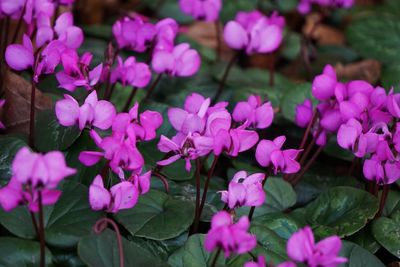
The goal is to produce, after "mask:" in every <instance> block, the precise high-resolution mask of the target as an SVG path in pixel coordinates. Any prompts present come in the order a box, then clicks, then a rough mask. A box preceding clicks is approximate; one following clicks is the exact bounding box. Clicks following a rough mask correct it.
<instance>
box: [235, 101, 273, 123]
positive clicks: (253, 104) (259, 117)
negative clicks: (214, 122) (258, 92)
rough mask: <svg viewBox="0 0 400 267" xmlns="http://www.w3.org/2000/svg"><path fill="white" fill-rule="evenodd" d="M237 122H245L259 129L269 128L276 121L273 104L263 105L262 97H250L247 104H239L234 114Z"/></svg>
mask: <svg viewBox="0 0 400 267" xmlns="http://www.w3.org/2000/svg"><path fill="white" fill-rule="evenodd" d="M232 117H233V120H234V121H236V122H245V125H251V126H253V127H255V128H258V129H265V128H268V127H269V126H270V125H271V124H272V121H273V119H274V110H273V108H272V105H271V102H266V103H264V104H262V102H261V97H260V96H255V95H250V96H249V98H248V100H247V102H238V103H237V104H236V107H235V109H234V110H233V114H232Z"/></svg>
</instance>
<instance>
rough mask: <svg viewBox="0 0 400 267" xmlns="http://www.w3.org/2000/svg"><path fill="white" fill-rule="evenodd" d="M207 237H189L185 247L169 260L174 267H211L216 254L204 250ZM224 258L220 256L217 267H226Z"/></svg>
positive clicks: (200, 235)
mask: <svg viewBox="0 0 400 267" xmlns="http://www.w3.org/2000/svg"><path fill="white" fill-rule="evenodd" d="M204 239H205V235H202V234H196V235H192V236H190V237H189V239H188V240H187V241H186V243H185V245H184V246H183V247H181V248H180V249H178V250H177V251H175V252H174V253H173V254H172V255H171V256H170V257H169V259H168V263H169V264H170V265H171V266H172V267H204V266H210V264H211V261H212V260H213V259H214V256H215V252H214V253H209V252H207V251H206V250H205V248H204ZM224 262H225V261H224V257H223V256H222V255H219V258H218V260H217V266H223V265H224Z"/></svg>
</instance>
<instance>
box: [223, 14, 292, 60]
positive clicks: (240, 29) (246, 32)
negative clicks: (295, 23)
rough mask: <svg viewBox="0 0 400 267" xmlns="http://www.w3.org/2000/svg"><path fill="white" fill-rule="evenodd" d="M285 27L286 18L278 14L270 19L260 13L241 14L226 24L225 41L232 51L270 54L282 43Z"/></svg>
mask: <svg viewBox="0 0 400 267" xmlns="http://www.w3.org/2000/svg"><path fill="white" fill-rule="evenodd" d="M284 25H285V22H284V18H283V17H280V16H278V14H277V13H273V14H272V15H271V17H270V18H268V17H267V16H264V15H262V14H261V13H260V12H258V11H253V12H239V13H238V14H237V16H236V18H235V20H233V21H230V22H228V23H227V24H226V26H225V28H224V39H225V42H226V43H227V44H228V46H229V47H231V48H232V49H235V50H246V53H247V54H254V53H270V52H273V51H275V50H277V49H278V47H279V46H280V44H281V43H282V39H283V28H284Z"/></svg>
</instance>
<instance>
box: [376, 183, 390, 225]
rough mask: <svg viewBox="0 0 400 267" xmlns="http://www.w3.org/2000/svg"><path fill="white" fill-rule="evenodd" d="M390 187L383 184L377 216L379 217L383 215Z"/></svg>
mask: <svg viewBox="0 0 400 267" xmlns="http://www.w3.org/2000/svg"><path fill="white" fill-rule="evenodd" d="M389 189H390V186H389V185H388V184H385V185H383V188H382V194H381V200H380V202H379V210H378V213H376V215H375V218H378V217H380V216H381V215H382V212H383V209H384V208H385V204H386V200H387V198H388V196H389Z"/></svg>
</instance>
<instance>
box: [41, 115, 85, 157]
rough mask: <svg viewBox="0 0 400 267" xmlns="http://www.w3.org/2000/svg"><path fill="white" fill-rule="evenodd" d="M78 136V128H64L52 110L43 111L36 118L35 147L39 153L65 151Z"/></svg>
mask: <svg viewBox="0 0 400 267" xmlns="http://www.w3.org/2000/svg"><path fill="white" fill-rule="evenodd" d="M80 134H81V132H80V130H79V128H78V126H73V127H65V126H62V125H61V124H59V123H58V120H57V117H56V115H55V112H54V110H44V111H42V112H40V113H39V114H38V116H37V117H36V124H35V137H36V138H35V147H36V148H37V149H38V150H39V151H41V152H48V151H52V150H65V149H67V148H68V147H70V146H71V145H72V144H73V143H74V142H75V140H76V139H78V137H79V135H80Z"/></svg>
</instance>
